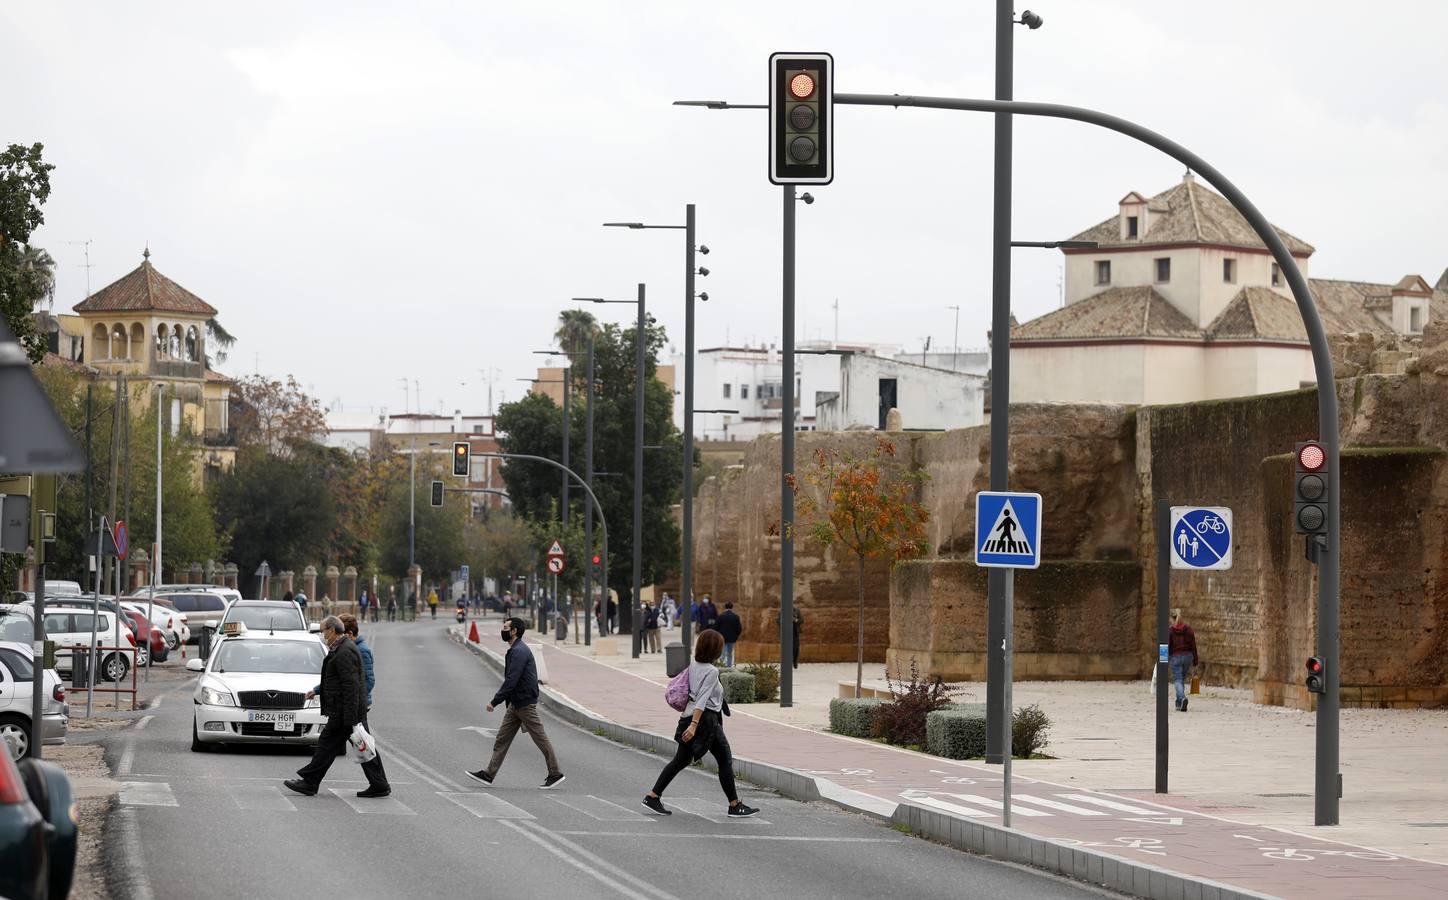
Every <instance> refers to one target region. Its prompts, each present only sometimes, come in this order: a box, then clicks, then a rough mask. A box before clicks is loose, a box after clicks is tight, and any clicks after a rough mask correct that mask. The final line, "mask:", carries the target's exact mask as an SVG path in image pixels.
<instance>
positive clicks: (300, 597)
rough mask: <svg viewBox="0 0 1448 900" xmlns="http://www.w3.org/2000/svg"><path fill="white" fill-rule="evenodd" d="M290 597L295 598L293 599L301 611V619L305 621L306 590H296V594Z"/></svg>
mask: <svg viewBox="0 0 1448 900" xmlns="http://www.w3.org/2000/svg"><path fill="white" fill-rule="evenodd" d="M292 599H293V600H295V601H297V608H298V609H300V610H301V611H302V620H303V621H306V618H307V592H306V591H297V593H296V595H295V596H293V597H292Z"/></svg>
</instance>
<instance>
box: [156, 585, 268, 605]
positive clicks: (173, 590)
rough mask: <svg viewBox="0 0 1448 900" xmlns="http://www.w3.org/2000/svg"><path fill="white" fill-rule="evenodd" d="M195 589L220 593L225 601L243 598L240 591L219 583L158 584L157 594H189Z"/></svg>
mask: <svg viewBox="0 0 1448 900" xmlns="http://www.w3.org/2000/svg"><path fill="white" fill-rule="evenodd" d="M196 591H206V592H207V593H211V594H220V595H221V596H222V597H224V598H225V599H226V602H227V603H235V602H236V601H238V600H245V599H246V598H245V597H243V596H241V591H238V590H237V589H236V588H229V587H222V586H221V585H219V584H158V585H156V593H158V594H190V593H194V592H196Z"/></svg>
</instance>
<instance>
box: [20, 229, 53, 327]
mask: <svg viewBox="0 0 1448 900" xmlns="http://www.w3.org/2000/svg"><path fill="white" fill-rule="evenodd" d="M20 269H21V271H23V272H27V273H29V276H28V278H27V280H28V281H29V282H30V287H31V288H32V290H33V292H34V296H33V298H32V299H31V301H30V302H31V305H32V306H34V305H36V304H39V303H40V301H42V300H48V301H52V302H53V301H54V300H55V260H54V259H53V258H52V257H51V255H50V252H49V251H48V250H44V249H42V248H40V247H37V246H35V245H34V244H26V245H25V249H24V250H22V251H20ZM48 311H49V310H47V312H48Z"/></svg>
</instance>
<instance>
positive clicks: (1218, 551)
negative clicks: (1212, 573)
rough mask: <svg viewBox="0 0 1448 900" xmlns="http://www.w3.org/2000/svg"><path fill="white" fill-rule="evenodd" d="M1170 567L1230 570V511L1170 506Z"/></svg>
mask: <svg viewBox="0 0 1448 900" xmlns="http://www.w3.org/2000/svg"><path fill="white" fill-rule="evenodd" d="M1171 567H1172V568H1173V569H1199V570H1211V569H1230V568H1232V511H1231V510H1230V509H1228V508H1227V507H1225V506H1173V507H1172V508H1171Z"/></svg>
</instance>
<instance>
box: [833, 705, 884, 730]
mask: <svg viewBox="0 0 1448 900" xmlns="http://www.w3.org/2000/svg"><path fill="white" fill-rule="evenodd" d="M884 703H885V701H883V700H881V699H880V698H879V697H861V698H859V699H856V698H854V697H848V698H846V697H836V698H834V699H833V700H831V701H830V731H833V732H834V733H835V734H843V735H845V736H847V737H857V738H868V737H874V736H875V715H876V714H877V713H878V712H879V711H880V707H881V706H883V705H884Z"/></svg>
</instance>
